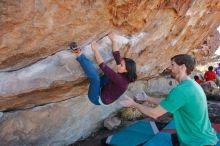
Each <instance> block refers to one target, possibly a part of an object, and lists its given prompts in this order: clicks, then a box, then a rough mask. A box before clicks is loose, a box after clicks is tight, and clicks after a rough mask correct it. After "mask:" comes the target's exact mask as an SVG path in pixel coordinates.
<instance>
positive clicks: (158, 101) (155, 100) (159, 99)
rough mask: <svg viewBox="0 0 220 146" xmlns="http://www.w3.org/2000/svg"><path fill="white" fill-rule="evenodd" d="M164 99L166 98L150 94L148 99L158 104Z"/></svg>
mask: <svg viewBox="0 0 220 146" xmlns="http://www.w3.org/2000/svg"><path fill="white" fill-rule="evenodd" d="M162 100H164V98H153V97H150V96H149V98H148V99H147V101H149V102H151V103H153V104H157V105H159V104H160V102H161V101H162Z"/></svg>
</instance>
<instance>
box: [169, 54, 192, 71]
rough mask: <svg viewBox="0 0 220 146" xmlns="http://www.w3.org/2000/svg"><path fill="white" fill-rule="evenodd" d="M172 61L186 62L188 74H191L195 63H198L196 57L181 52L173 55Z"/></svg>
mask: <svg viewBox="0 0 220 146" xmlns="http://www.w3.org/2000/svg"><path fill="white" fill-rule="evenodd" d="M171 61H174V62H176V64H178V65H183V64H185V66H186V73H187V75H189V74H190V73H191V72H192V71H193V70H194V68H195V65H196V60H195V58H194V57H192V56H190V55H188V54H179V55H176V56H173V57H172V58H171Z"/></svg>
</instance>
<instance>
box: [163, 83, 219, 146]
mask: <svg viewBox="0 0 220 146" xmlns="http://www.w3.org/2000/svg"><path fill="white" fill-rule="evenodd" d="M160 106H161V107H163V108H164V109H166V110H167V111H168V112H170V113H173V118H174V121H175V126H176V131H177V134H178V139H179V142H180V145H181V146H202V145H215V144H216V143H217V141H218V138H217V136H216V132H215V130H214V129H213V128H212V126H211V122H210V120H209V117H208V108H207V101H206V95H205V93H204V91H203V89H202V88H201V86H200V85H199V84H197V83H196V82H195V81H193V80H184V81H183V82H181V83H180V84H179V85H178V86H176V87H175V88H173V89H172V90H171V91H170V93H169V95H168V97H167V98H166V99H164V100H163V101H161V103H160Z"/></svg>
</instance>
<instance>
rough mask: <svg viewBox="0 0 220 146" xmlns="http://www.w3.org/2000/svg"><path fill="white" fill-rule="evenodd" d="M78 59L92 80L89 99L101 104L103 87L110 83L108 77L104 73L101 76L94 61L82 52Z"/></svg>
mask: <svg viewBox="0 0 220 146" xmlns="http://www.w3.org/2000/svg"><path fill="white" fill-rule="evenodd" d="M76 60H77V61H78V62H79V63H80V65H81V67H82V69H83V71H84V72H85V74H86V75H87V77H88V78H89V81H90V84H89V91H88V97H89V100H90V101H91V102H92V103H93V104H95V105H100V103H99V98H101V97H100V95H101V88H102V87H104V86H105V85H106V84H107V83H108V77H107V76H106V75H104V76H102V77H101V78H100V77H99V74H98V72H97V70H96V69H95V67H94V66H93V64H92V62H91V61H90V60H89V59H88V58H86V56H85V55H83V54H81V55H80V56H79V57H77V58H76Z"/></svg>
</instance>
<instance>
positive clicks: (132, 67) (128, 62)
mask: <svg viewBox="0 0 220 146" xmlns="http://www.w3.org/2000/svg"><path fill="white" fill-rule="evenodd" d="M123 59H124V61H125V67H126V70H127V72H126V73H125V75H126V77H127V78H128V80H129V81H130V82H134V81H135V80H136V79H137V74H136V63H135V61H134V60H132V59H130V58H123Z"/></svg>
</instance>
